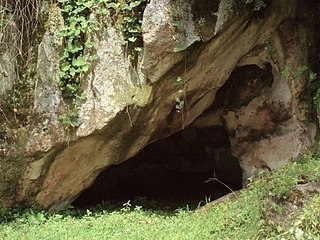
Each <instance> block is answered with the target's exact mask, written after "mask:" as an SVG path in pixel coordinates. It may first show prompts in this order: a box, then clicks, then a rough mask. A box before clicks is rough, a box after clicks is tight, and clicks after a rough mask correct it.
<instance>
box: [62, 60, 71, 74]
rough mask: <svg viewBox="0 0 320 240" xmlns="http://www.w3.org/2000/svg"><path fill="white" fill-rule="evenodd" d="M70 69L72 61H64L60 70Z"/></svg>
mask: <svg viewBox="0 0 320 240" xmlns="http://www.w3.org/2000/svg"><path fill="white" fill-rule="evenodd" d="M69 69H70V63H68V62H64V63H63V64H62V65H61V67H60V70H61V71H63V72H66V71H68V70H69Z"/></svg>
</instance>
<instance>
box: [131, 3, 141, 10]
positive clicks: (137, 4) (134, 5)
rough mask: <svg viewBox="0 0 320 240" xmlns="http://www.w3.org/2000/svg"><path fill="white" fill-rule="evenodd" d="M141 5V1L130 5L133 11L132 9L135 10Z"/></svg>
mask: <svg viewBox="0 0 320 240" xmlns="http://www.w3.org/2000/svg"><path fill="white" fill-rule="evenodd" d="M140 3H141V1H135V2H133V3H130V8H131V9H132V8H135V7H137V6H139V5H140Z"/></svg>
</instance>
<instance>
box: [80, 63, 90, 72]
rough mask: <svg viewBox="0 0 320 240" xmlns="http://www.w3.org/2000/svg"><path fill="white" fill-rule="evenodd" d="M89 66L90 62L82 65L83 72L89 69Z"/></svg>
mask: <svg viewBox="0 0 320 240" xmlns="http://www.w3.org/2000/svg"><path fill="white" fill-rule="evenodd" d="M89 67H90V65H89V64H88V63H86V64H84V65H83V66H82V67H81V71H82V72H87V71H88V70H89Z"/></svg>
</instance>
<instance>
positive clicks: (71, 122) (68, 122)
mask: <svg viewBox="0 0 320 240" xmlns="http://www.w3.org/2000/svg"><path fill="white" fill-rule="evenodd" d="M85 100H86V95H85V94H84V93H82V94H76V95H75V98H74V99H73V105H72V107H71V108H70V109H68V111H67V112H66V113H65V114H62V115H61V116H60V121H61V123H62V124H63V125H64V126H65V128H66V129H68V128H69V127H72V128H75V127H79V126H80V125H81V123H82V122H81V121H80V119H79V114H80V112H79V109H80V106H81V105H82V103H83V102H84V101H85Z"/></svg>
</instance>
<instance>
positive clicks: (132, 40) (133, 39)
mask: <svg viewBox="0 0 320 240" xmlns="http://www.w3.org/2000/svg"><path fill="white" fill-rule="evenodd" d="M128 41H129V42H135V41H137V38H136V37H129V38H128Z"/></svg>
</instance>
